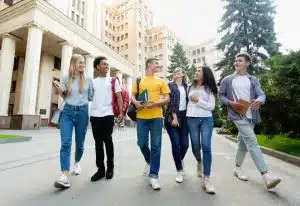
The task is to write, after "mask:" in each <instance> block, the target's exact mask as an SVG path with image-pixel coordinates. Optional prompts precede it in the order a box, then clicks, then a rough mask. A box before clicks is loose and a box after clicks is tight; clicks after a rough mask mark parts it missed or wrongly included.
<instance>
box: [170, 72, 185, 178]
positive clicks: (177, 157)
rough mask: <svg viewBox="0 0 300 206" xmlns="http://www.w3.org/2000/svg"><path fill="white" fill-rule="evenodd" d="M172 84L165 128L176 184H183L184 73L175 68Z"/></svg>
mask: <svg viewBox="0 0 300 206" xmlns="http://www.w3.org/2000/svg"><path fill="white" fill-rule="evenodd" d="M173 79H174V81H173V82H170V83H169V87H170V90H171V94H170V104H169V105H168V108H167V116H166V118H165V127H166V130H167V132H168V134H169V136H170V140H171V144H172V154H173V159H174V162H175V166H176V169H177V172H178V174H177V176H176V178H175V180H176V182H178V183H182V182H183V158H184V156H185V154H186V152H187V150H188V147H189V137H188V129H187V119H186V109H187V102H188V96H187V83H186V77H185V72H184V71H183V69H182V68H179V67H177V68H176V69H175V70H174V73H173Z"/></svg>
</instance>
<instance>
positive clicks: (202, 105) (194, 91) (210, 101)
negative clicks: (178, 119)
mask: <svg viewBox="0 0 300 206" xmlns="http://www.w3.org/2000/svg"><path fill="white" fill-rule="evenodd" d="M188 96H189V99H190V97H191V96H198V97H199V100H198V102H193V101H191V100H189V103H188V106H187V112H186V116H187V117H211V116H212V111H213V110H214V109H215V104H216V103H215V101H216V100H215V96H214V95H213V94H212V93H211V92H209V93H207V92H206V91H205V89H204V87H200V88H194V87H193V86H192V87H191V88H190V92H189V95H188Z"/></svg>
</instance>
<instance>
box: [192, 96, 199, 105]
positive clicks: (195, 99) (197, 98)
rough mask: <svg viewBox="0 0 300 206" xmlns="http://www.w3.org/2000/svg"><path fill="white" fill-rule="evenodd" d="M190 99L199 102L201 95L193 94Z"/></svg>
mask: <svg viewBox="0 0 300 206" xmlns="http://www.w3.org/2000/svg"><path fill="white" fill-rule="evenodd" d="M190 100H191V101H192V102H195V103H197V102H198V101H199V96H195V95H192V96H191V97H190Z"/></svg>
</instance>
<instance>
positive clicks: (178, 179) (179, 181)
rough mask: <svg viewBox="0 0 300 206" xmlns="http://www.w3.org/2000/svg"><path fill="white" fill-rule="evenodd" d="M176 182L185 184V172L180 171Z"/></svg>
mask: <svg viewBox="0 0 300 206" xmlns="http://www.w3.org/2000/svg"><path fill="white" fill-rule="evenodd" d="M175 181H176V182H178V183H182V182H183V172H182V171H180V172H178V174H177V176H176V178H175Z"/></svg>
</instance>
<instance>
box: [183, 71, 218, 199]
mask: <svg viewBox="0 0 300 206" xmlns="http://www.w3.org/2000/svg"><path fill="white" fill-rule="evenodd" d="M217 92H218V90H217V85H216V81H215V78H214V75H213V73H212V71H211V69H210V68H209V67H206V66H203V67H198V68H197V70H196V72H195V74H194V81H193V84H192V85H191V86H190V88H189V94H188V98H189V102H188V106H187V114H186V116H187V125H188V131H189V134H190V137H191V144H192V151H193V154H194V156H195V158H196V160H197V174H198V176H199V177H202V174H204V179H203V180H204V181H203V188H204V189H205V191H206V192H207V193H210V194H214V193H215V188H214V187H213V185H212V183H211V181H210V170H211V161H212V153H211V139H212V131H213V117H212V111H213V110H214V108H215V96H216V95H217ZM201 149H202V153H203V161H202V158H201ZM202 164H203V168H204V169H203V172H202Z"/></svg>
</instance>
